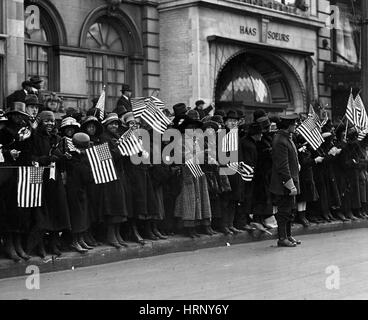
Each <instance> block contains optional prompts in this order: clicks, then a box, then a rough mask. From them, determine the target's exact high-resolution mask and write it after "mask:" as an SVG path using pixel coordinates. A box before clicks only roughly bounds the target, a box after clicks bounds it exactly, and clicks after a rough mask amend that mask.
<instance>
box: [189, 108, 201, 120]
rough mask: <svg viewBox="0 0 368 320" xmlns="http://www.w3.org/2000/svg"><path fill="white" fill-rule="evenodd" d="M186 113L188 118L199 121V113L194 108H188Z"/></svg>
mask: <svg viewBox="0 0 368 320" xmlns="http://www.w3.org/2000/svg"><path fill="white" fill-rule="evenodd" d="M186 115H187V116H188V118H189V119H192V120H197V121H200V118H199V113H198V111H196V110H189V111H188V112H187V113H186Z"/></svg>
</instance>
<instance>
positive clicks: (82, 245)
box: [78, 233, 93, 250]
mask: <svg viewBox="0 0 368 320" xmlns="http://www.w3.org/2000/svg"><path fill="white" fill-rule="evenodd" d="M78 243H79V244H80V246H81V247H82V248H84V249H87V250H92V249H93V247H91V246H89V245H88V244H87V243H86V242H85V241H84V234H83V233H80V234H79V235H78Z"/></svg>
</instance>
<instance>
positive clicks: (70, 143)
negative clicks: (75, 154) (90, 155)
mask: <svg viewBox="0 0 368 320" xmlns="http://www.w3.org/2000/svg"><path fill="white" fill-rule="evenodd" d="M65 141H66V147H67V149H68V151H77V150H78V149H77V148H76V147H75V145H74V143H73V139H72V138H69V137H65Z"/></svg>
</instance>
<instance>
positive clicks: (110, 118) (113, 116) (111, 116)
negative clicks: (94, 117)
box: [102, 112, 121, 126]
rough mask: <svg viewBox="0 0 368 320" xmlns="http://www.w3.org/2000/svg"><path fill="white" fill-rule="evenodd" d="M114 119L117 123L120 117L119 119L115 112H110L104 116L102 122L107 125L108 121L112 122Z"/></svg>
mask: <svg viewBox="0 0 368 320" xmlns="http://www.w3.org/2000/svg"><path fill="white" fill-rule="evenodd" d="M114 121H117V122H118V123H119V124H120V123H121V121H120V119H119V117H118V115H117V114H116V113H115V112H111V113H109V114H108V115H107V116H106V118H105V120H103V121H102V124H103V125H104V126H107V125H109V124H110V123H112V122H114Z"/></svg>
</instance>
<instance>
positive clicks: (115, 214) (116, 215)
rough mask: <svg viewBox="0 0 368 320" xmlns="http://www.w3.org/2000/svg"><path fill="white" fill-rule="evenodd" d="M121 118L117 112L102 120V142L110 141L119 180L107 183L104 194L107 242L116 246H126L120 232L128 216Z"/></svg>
mask: <svg viewBox="0 0 368 320" xmlns="http://www.w3.org/2000/svg"><path fill="white" fill-rule="evenodd" d="M119 123H120V120H119V118H118V115H117V114H116V113H110V114H108V115H107V117H106V119H105V120H104V121H103V122H102V124H103V126H104V133H103V134H102V135H101V143H108V145H109V149H110V152H111V155H112V157H113V161H114V164H115V169H116V174H117V176H118V180H116V181H112V182H109V183H105V184H104V185H103V186H104V187H103V195H104V222H105V224H106V227H107V237H106V238H107V242H108V243H109V244H110V245H112V246H114V247H115V248H121V247H122V246H126V242H125V241H124V239H123V238H122V236H121V234H120V227H121V224H122V223H123V222H126V221H127V218H128V214H129V211H128V206H127V199H128V194H127V190H126V188H125V186H126V185H125V183H126V173H125V169H124V167H123V162H122V156H121V153H120V151H119V149H118V140H119V138H120V136H119V134H118V129H119Z"/></svg>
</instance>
